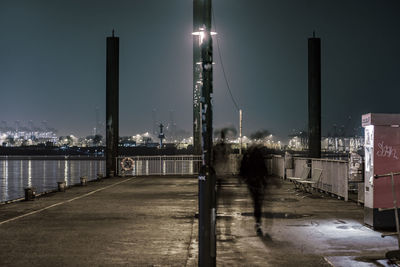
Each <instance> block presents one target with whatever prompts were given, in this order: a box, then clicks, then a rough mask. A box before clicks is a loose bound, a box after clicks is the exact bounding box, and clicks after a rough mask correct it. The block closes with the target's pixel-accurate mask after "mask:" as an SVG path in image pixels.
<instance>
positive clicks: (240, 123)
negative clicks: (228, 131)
mask: <svg viewBox="0 0 400 267" xmlns="http://www.w3.org/2000/svg"><path fill="white" fill-rule="evenodd" d="M242 122H243V113H242V110H241V109H240V110H239V138H240V139H239V141H240V148H239V154H240V155H242V149H243V141H242Z"/></svg>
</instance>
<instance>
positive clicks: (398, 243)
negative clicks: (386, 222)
mask: <svg viewBox="0 0 400 267" xmlns="http://www.w3.org/2000/svg"><path fill="white" fill-rule="evenodd" d="M390 176H391V181H392V195H393V206H394V216H395V219H396V230H397V246H398V247H399V249H400V231H399V217H398V216H399V214H398V213H399V212H398V210H397V197H396V191H395V189H394V178H393V172H392V173H391V175H390Z"/></svg>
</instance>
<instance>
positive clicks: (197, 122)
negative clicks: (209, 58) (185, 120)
mask: <svg viewBox="0 0 400 267" xmlns="http://www.w3.org/2000/svg"><path fill="white" fill-rule="evenodd" d="M203 5H204V4H203V0H193V149H194V154H196V155H199V154H200V153H201V117H200V91H201V84H200V82H201V47H200V46H201V44H200V38H201V36H200V31H201V30H200V28H202V27H203V25H202V24H203V23H202V21H203Z"/></svg>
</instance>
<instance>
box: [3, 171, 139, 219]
mask: <svg viewBox="0 0 400 267" xmlns="http://www.w3.org/2000/svg"><path fill="white" fill-rule="evenodd" d="M132 179H134V177H132V178H128V179H126V180H123V181H120V182H117V183H115V184H111V185H108V186H105V187H102V188H99V189H96V190H94V191H91V192H89V193H86V194H84V195H82V196H78V197H74V198H71V199H68V200H65V201H62V202H58V203H55V204H52V205H50V206H47V207H45V208H41V209H39V210H34V211H31V212H28V213H25V214H22V215H19V216H17V217H14V218H11V219H7V220H5V221H2V222H0V225H3V224H6V223H8V222H12V221H15V220H18V219H21V218H24V217H27V216H30V215H34V214H36V213H39V212H42V211H45V210H48V209H51V208H54V207H57V206H60V205H63V204H66V203H69V202H72V201H75V200H78V199H81V198H84V197H87V196H90V195H93V194H94V193H97V192H100V191H103V190H105V189H108V188H110V187H113V186H116V185H119V184H122V183H125V182H127V181H130V180H132Z"/></svg>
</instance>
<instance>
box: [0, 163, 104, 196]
mask: <svg viewBox="0 0 400 267" xmlns="http://www.w3.org/2000/svg"><path fill="white" fill-rule="evenodd" d="M104 172H105V161H104V160H36V159H29V160H28V159H27V160H13V159H0V202H4V201H8V200H13V199H18V198H22V197H24V188H26V187H29V186H33V187H34V188H36V192H37V193H41V192H46V191H50V190H54V189H56V188H57V182H59V181H65V182H66V184H67V185H73V184H78V183H79V182H80V177H81V176H87V178H88V180H93V179H96V178H97V177H96V175H97V174H98V173H104Z"/></svg>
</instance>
